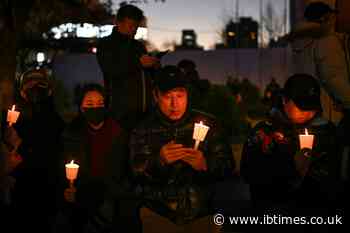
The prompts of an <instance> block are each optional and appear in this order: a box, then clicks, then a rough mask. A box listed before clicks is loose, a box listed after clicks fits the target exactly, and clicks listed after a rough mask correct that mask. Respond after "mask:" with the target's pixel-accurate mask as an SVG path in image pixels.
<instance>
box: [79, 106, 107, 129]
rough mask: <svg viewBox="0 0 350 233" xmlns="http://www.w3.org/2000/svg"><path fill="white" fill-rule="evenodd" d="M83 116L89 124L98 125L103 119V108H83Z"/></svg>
mask: <svg viewBox="0 0 350 233" xmlns="http://www.w3.org/2000/svg"><path fill="white" fill-rule="evenodd" d="M83 115H84V117H85V119H86V120H87V121H88V122H89V123H91V124H93V125H98V124H100V123H101V122H102V121H103V120H104V119H105V108H104V107H98V108H84V112H83Z"/></svg>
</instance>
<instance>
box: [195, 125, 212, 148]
mask: <svg viewBox="0 0 350 233" xmlns="http://www.w3.org/2000/svg"><path fill="white" fill-rule="evenodd" d="M208 130H209V126H206V125H203V122H202V121H201V122H199V123H194V130H193V136H192V138H193V139H194V140H195V141H196V143H195V145H194V149H195V150H197V149H198V146H199V143H200V142H202V141H204V139H205V136H206V135H207V133H208Z"/></svg>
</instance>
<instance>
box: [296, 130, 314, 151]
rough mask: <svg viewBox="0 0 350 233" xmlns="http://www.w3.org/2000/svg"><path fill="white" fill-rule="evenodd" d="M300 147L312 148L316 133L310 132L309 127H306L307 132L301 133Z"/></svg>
mask: <svg viewBox="0 0 350 233" xmlns="http://www.w3.org/2000/svg"><path fill="white" fill-rule="evenodd" d="M299 143H300V149H303V148H309V149H312V145H313V143H314V135H312V134H308V132H307V129H305V134H300V135H299Z"/></svg>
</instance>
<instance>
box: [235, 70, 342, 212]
mask: <svg viewBox="0 0 350 233" xmlns="http://www.w3.org/2000/svg"><path fill="white" fill-rule="evenodd" d="M282 98H283V101H282V103H283V104H282V106H280V107H279V108H278V109H273V110H272V111H271V115H270V116H269V119H268V120H266V121H263V122H260V123H258V124H257V126H256V127H255V128H254V129H253V131H252V132H251V134H250V136H249V137H248V139H247V141H246V143H245V145H244V148H243V152H242V160H241V174H242V176H243V177H244V178H245V180H246V181H247V182H248V183H249V184H250V187H251V196H252V201H253V204H254V207H255V208H256V209H255V210H256V211H258V214H261V213H263V211H265V210H267V209H272V210H275V212H273V213H274V214H278V213H283V214H286V215H289V214H290V215H291V214H297V215H300V216H302V215H303V214H306V212H305V210H316V209H320V210H321V211H320V212H319V213H318V214H319V215H320V214H321V213H325V212H326V211H327V209H328V208H329V209H331V208H332V207H334V206H332V205H333V201H334V198H335V197H334V196H333V195H332V193H333V194H336V191H335V189H334V187H333V186H332V182H333V184H334V179H333V178H334V176H333V175H334V173H335V167H334V166H333V165H334V164H335V159H336V156H335V153H336V148H335V126H334V125H333V124H332V123H330V122H328V121H326V120H324V119H322V118H321V117H320V113H321V111H322V108H321V103H320V87H319V85H318V83H317V81H316V80H315V79H314V78H313V77H311V76H309V75H306V74H295V75H293V76H291V77H290V78H289V79H288V80H287V81H286V83H285V85H284V89H283V96H282ZM305 130H307V131H308V132H307V133H305ZM304 134H305V135H304ZM306 134H307V135H306ZM311 135H312V137H311ZM307 140H309V141H307ZM305 145H306V146H305ZM301 146H302V147H303V148H301ZM306 147H308V148H306ZM322 211H323V212H322Z"/></svg>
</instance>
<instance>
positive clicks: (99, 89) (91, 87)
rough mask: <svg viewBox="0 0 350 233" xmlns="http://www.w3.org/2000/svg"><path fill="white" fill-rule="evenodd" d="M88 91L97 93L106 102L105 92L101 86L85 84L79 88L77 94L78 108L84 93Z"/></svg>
mask: <svg viewBox="0 0 350 233" xmlns="http://www.w3.org/2000/svg"><path fill="white" fill-rule="evenodd" d="M90 91H97V92H98V93H100V94H101V95H102V96H103V99H104V100H106V92H105V89H104V87H103V86H102V85H100V84H98V83H87V84H85V85H83V86H82V87H81V89H80V91H79V92H80V93H78V107H80V105H81V103H82V102H83V99H84V96H85V95H86V93H88V92H90Z"/></svg>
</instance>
